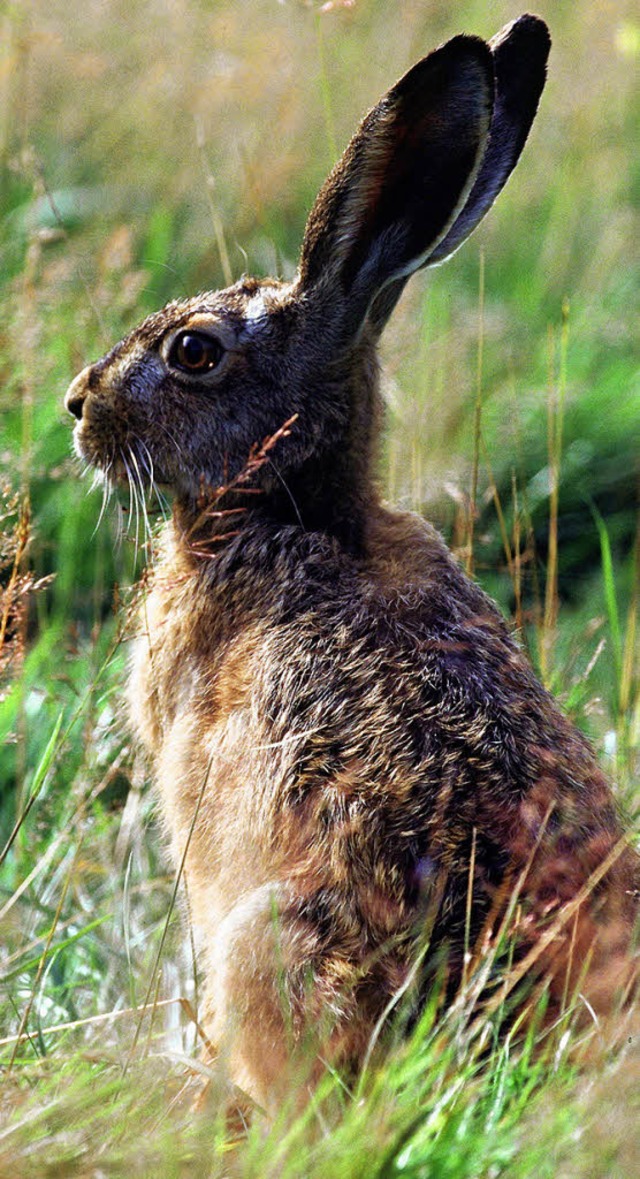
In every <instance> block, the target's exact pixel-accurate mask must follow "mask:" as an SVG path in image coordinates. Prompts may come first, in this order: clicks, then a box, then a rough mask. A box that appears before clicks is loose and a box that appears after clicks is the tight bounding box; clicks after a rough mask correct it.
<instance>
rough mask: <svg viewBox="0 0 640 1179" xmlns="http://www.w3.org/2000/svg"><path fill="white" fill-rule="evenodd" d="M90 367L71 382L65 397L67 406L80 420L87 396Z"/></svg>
mask: <svg viewBox="0 0 640 1179" xmlns="http://www.w3.org/2000/svg"><path fill="white" fill-rule="evenodd" d="M89 372H90V368H89V367H87V368H84V369H83V370H82V372H81V373H78V376H77V377H76V378H75V380H74V381H72V382H71V384H70V385H69V388H68V389H67V394H66V397H65V399H64V404H65V407H66V408H67V409H68V410H69V413H72V414H73V416H74V418H77V419H78V421H80V419H81V417H82V407H83V405H84V403H85V398H86V396H87V376H88V374H89Z"/></svg>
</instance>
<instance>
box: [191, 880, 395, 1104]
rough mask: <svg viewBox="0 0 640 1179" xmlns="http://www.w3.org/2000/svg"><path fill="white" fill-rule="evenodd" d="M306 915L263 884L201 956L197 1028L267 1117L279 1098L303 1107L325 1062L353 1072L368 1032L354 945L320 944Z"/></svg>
mask: <svg viewBox="0 0 640 1179" xmlns="http://www.w3.org/2000/svg"><path fill="white" fill-rule="evenodd" d="M308 909H309V904H308V900H305V899H304V898H301V897H296V896H293V895H292V894H291V892H290V891H289V889H288V888H287V887H286V886H285V885H283V884H280V883H274V884H265V885H262V886H261V887H259V888H256V889H254V890H253V891H252V892H250V893H248V894H247V895H246V896H245V897H244V898H242V899H241V900H240V901H238V903H237V904H236V905H235V906H234V908H233V909H232V910H231V912H230V913H229V914H228V916H227V917H226V918H225V919H224V920H223V921H222V923H221V924H220V926H219V927H218V929H217V931H216V933H215V936H214V937H213V938H212V939H211V940H210V941H209V943H208V945H207V949H206V960H207V984H206V1001H205V1011H204V1020H203V1022H204V1025H205V1029H206V1031H207V1034H208V1035H209V1036H210V1038H211V1040H212V1041H213V1043H214V1044H215V1046H216V1049H217V1050H218V1052H219V1062H220V1064H221V1065H222V1067H223V1068H224V1069H225V1071H226V1072H227V1073H228V1075H229V1078H230V1080H231V1081H232V1082H233V1083H234V1084H235V1085H237V1086H238V1087H239V1088H240V1089H242V1090H243V1091H244V1092H245V1093H247V1094H248V1095H249V1096H250V1097H251V1098H252V1099H253V1100H254V1101H255V1102H257V1104H258V1105H260V1106H261V1107H262V1108H263V1109H265V1110H267V1112H269V1113H271V1114H273V1113H275V1112H276V1111H277V1109H278V1108H279V1106H280V1105H281V1103H282V1100H283V1098H285V1097H287V1096H291V1095H294V1100H295V1095H298V1096H299V1098H300V1099H301V1100H302V1101H303V1102H304V1101H306V1100H307V1098H308V1095H309V1091H310V1090H311V1089H312V1088H313V1087H314V1086H315V1084H316V1083H317V1081H318V1080H319V1078H320V1076H321V1075H322V1073H323V1071H324V1068H325V1063H326V1062H330V1061H338V1060H339V1062H340V1063H341V1064H344V1063H351V1062H353V1063H357V1061H358V1060H359V1059H361V1057H362V1055H363V1052H364V1050H365V1048H366V1045H367V1043H368V1041H369V1037H370V1035H371V1032H372V1030H373V1026H374V1024H375V1018H374V1016H373V1013H372V1012H368V1011H366V1010H365V1008H364V1007H362V1005H361V1004H360V1003H358V1002H357V995H356V990H357V989H358V983H359V982H360V983H361V981H362V976H363V970H362V965H358V963H357V962H354V961H353V946H352V947H351V955H349V954H348V953H347V949H348V947H347V946H346V945H340V939H339V938H336V937H335V936H332V937H331V940H330V944H328V943H327V940H326V939H323V937H322V934H321V932H320V931H319V929H318V927H317V925H316V924H314V922H313V920H312V918H311V916H310V914H309V912H308ZM366 1006H368V1005H366Z"/></svg>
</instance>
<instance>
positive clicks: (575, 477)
mask: <svg viewBox="0 0 640 1179" xmlns="http://www.w3.org/2000/svg"><path fill="white" fill-rule="evenodd" d="M537 10H538V11H539V13H540V14H541V15H542V16H544V17H545V18H546V19H547V20H548V22H549V25H550V27H551V32H552V36H553V42H554V44H553V50H552V55H551V61H550V76H549V82H548V86H547V89H546V91H545V94H544V95H543V100H542V104H541V109H540V111H539V114H538V118H537V120H536V122H535V124H534V128H533V131H532V134H531V137H530V140H529V142H528V144H527V146H526V149H525V151H524V155H523V158H522V160H521V162H520V163H519V165H518V168H517V170H516V172H515V173H514V175H513V177H512V178H511V180H510V182H509V184H508V186H507V188H506V190H505V192H504V193H503V195H502V196H501V197H500V199H499V200H498V202H497V205H496V207H495V208H494V209H493V210H492V211H491V213H490V214H489V216H488V217H487V218H486V220H485V222H484V223H483V224H482V226H481V227H480V229H479V230H478V231H477V232H476V234H475V235H474V237H473V238H472V239H471V240H470V241H469V242H468V243H467V244H466V245H465V246H464V248H463V249H462V250H461V251H460V252H459V253H458V254H457V255H456V257H455V258H454V259H453V260H451V261H450V262H449V263H448V264H447V265H446V266H444V267H441V268H439V269H437V270H436V271H434V272H431V273H427V274H426V275H420V276H418V277H417V278H415V279H414V280H413V282H412V283H411V284H410V285H409V288H408V290H407V292H406V293H405V296H404V297H403V300H402V302H401V305H400V306H399V308H398V310H397V312H396V314H395V316H394V318H393V321H392V323H391V325H390V327H389V328H388V330H387V333H386V337H385V340H384V346H383V356H384V364H385V396H386V400H387V404H388V430H387V434H386V438H385V447H384V468H383V472H382V479H383V482H384V485H385V487H386V490H387V494H388V495H389V498H391V499H392V500H393V501H394V502H396V503H399V504H402V505H406V506H409V507H412V508H416V509H418V510H420V511H422V512H425V513H426V514H428V515H430V516H431V518H432V519H434V521H435V522H436V524H438V526H439V527H441V528H442V529H443V531H444V532H445V535H446V536H447V538H448V539H449V540H450V541H452V542H453V544H454V545H459V546H460V545H462V544H463V542H464V520H465V519H466V514H467V508H466V504H467V502H468V495H469V487H470V480H471V469H472V465H473V454H474V406H475V402H476V394H477V388H478V352H479V346H480V342H481V350H482V371H481V381H480V384H481V393H482V426H481V429H482V439H481V447H480V453H479V459H480V471H479V504H478V506H479V516H478V519H477V521H476V525H475V569H476V574H477V576H478V577H479V578H480V579H481V580H482V581H483V582H484V583H485V585H486V586H487V587H488V589H489V590H490V591H491V592H492V593H494V594H495V595H496V596H497V597H498V599H499V600H500V602H501V604H502V605H503V607H504V608H505V610H506V611H507V612H512V611H514V609H516V607H518V617H517V620H518V622H519V623H522V625H523V626H524V629H525V631H526V632H527V633H528V634H529V640H530V646H531V650H532V655H533V658H534V659H537V660H538V661H540V659H541V653H540V650H539V647H538V641H537V638H536V635H537V633H538V632H537V631H536V626H537V625H538V630H539V623H540V619H541V617H542V615H543V613H544V596H545V576H546V568H547V556H548V521H549V492H550V483H551V480H550V470H549V467H550V453H549V444H548V434H549V420H548V418H549V406H550V405H551V408H552V411H553V412H554V413H555V418H554V419H553V422H552V432H553V431H556V434H555V437H556V440H557V438H558V435H557V430H558V427H559V426H560V425H561V434H562V437H561V449H562V457H561V463H560V477H559V496H558V503H559V514H558V529H557V537H558V552H559V565H558V589H559V597H560V602H561V603H562V606H563V609H562V611H561V615H560V624H559V628H558V629H557V630H555V628H554V632H553V636H552V639H553V641H552V643H551V644H550V646H548V649H547V651H546V653H544V652H543V655H544V658H543V659H542V663H543V671H544V673H545V677H546V679H547V680H548V682H549V683H551V685H552V686H554V687H555V688H556V690H558V691H559V692H560V694H561V695H562V697H563V699H564V701H565V704H567V706H568V707H569V708H570V709H572V710H573V711H574V712H575V713H576V715H577V716H578V719H579V721H580V722H581V723H585V724H586V725H587V727H590V728H591V730H592V732H594V733H595V734H596V736H602V735H603V734H606V733H607V732H609V731H610V730H611V728H612V725H613V727H614V728H615V715H616V708H617V705H618V704H619V696H620V691H621V687H620V676H621V675H622V663H623V662H624V660H626V661H627V665H628V663H629V658H630V656H629V644H630V643H631V644H632V646H633V649H634V650H635V638H634V635H630V634H629V627H628V620H629V618H630V611H631V613H633V609H634V600H635V598H634V595H635V594H636V592H637V574H636V573H634V568H635V566H634V538H635V536H636V532H637V520H638V490H639V486H640V376H639V367H638V314H637V312H638V285H639V278H638V266H637V242H638V240H639V239H640V232H639V229H640V227H639V214H638V204H639V202H638V197H639V196H640V157H639V155H638V151H637V142H638V139H637V133H638V127H639V119H638V114H639V104H640V95H639V91H638V87H637V75H638V63H639V61H640V21H639V20H638V16H637V10H636V8H635V6H634V5H632V4H631V3H629V4H624V3H619V2H618V3H615V4H613V3H606V2H604V3H603V2H598V3H594V2H593V0H575V2H573V3H571V4H568V3H558V2H556V3H551V2H541V3H540V4H538V5H537ZM1 11H2V16H1V17H0V298H1V299H2V309H1V314H0V381H1V390H0V406H1V411H2V421H3V427H2V444H1V447H0V452H1V453H0V458H1V460H2V466H3V473H4V474H3V477H4V481H5V483H6V484H7V486H10V487H11V488H13V489H14V490H16V491H18V492H21V493H23V494H26V493H27V492H28V495H29V497H30V502H31V510H32V535H31V540H30V544H29V547H28V551H27V553H26V554H25V555H24V556H23V557H22V558H21V563H20V568H21V571H22V572H26V571H27V570H31V571H32V573H33V576H34V577H43V576H48V575H51V574H53V575H54V577H53V580H52V581H51V583H50V584H49V585H48V586H47V587H46V588H43V589H41V590H40V592H38V593H36V594H34V595H32V597H31V602H30V606H29V608H28V611H27V612H26V615H24V616H23V619H22V622H21V624H20V625H21V628H22V637H23V638H24V639H25V640H26V660H24V661H23V662H22V663H21V664H20V668H19V674H18V682H17V686H16V687H14V689H13V690H12V691H11V692H10V693H9V694H8V695H6V696H5V698H4V700H3V702H2V704H1V705H0V733H1V735H2V737H3V738H4V742H5V744H4V749H3V752H2V754H0V772H1V773H2V776H3V777H2V782H3V798H4V803H5V811H4V813H5V819H6V820H8V819H10V818H11V816H12V815H13V814H15V810H14V802H13V794H12V791H13V784H14V783H15V781H16V779H17V781H18V787H19V788H21V782H23V781H24V779H25V776H27V777H28V776H29V773H32V772H33V768H34V766H35V765H36V764H37V763H38V760H39V758H40V757H41V755H42V747H43V740H44V739H45V738H46V736H47V735H48V734H50V732H51V730H52V727H53V724H54V722H55V720H56V718H57V716H58V714H59V712H60V710H61V709H63V710H64V709H67V708H69V707H71V706H72V705H73V703H74V701H75V700H76V699H78V698H79V697H80V695H81V694H82V691H83V690H85V688H86V687H87V685H89V684H91V682H92V677H93V676H94V675H95V673H96V668H97V667H98V666H99V665H100V661H101V659H102V658H103V655H104V652H105V651H106V649H107V647H108V643H109V641H110V637H111V635H112V634H113V628H114V621H113V598H114V589H113V587H114V583H116V582H117V583H118V584H120V585H122V584H123V583H127V582H128V581H130V580H131V579H132V578H133V577H134V576H135V559H134V555H133V545H132V543H131V540H130V539H129V540H127V539H125V541H124V542H123V543H122V544H121V545H120V546H119V547H118V546H117V545H116V544H115V533H116V516H117V515H118V509H117V508H116V506H115V505H114V506H112V509H111V510H110V511H109V512H108V513H107V515H106V518H105V519H104V520H103V521H102V523H101V525H100V528H99V529H98V531H97V533H96V535H95V536H94V535H92V533H93V529H94V526H95V524H96V521H97V518H98V513H99V508H100V497H99V495H98V494H87V490H88V483H89V481H88V480H86V479H85V478H84V477H83V476H82V474H81V472H80V469H79V467H78V465H77V463H76V462H75V460H74V459H72V457H71V453H70V447H71V422H70V420H67V415H66V414H65V412H64V410H63V407H62V398H63V394H64V391H65V389H66V386H67V384H68V382H69V381H70V379H71V378H72V376H73V375H74V374H75V373H76V372H77V371H78V369H79V368H80V367H81V366H82V365H84V364H85V363H86V362H87V361H89V360H91V359H93V358H96V357H97V356H99V355H100V354H101V353H102V352H103V351H105V350H106V349H107V348H109V347H110V346H111V345H112V344H113V343H114V342H115V341H116V340H117V339H118V338H119V337H120V336H121V335H122V334H123V332H124V331H125V330H126V329H127V328H128V327H129V326H131V325H132V324H133V323H135V322H136V321H137V320H138V319H139V318H140V317H141V316H142V315H143V314H145V313H147V312H148V311H150V310H152V309H154V308H157V307H158V306H159V305H161V304H162V303H163V302H164V301H166V300H167V299H169V298H171V297H174V296H179V295H185V294H189V293H193V292H194V291H196V290H198V289H203V288H209V287H216V286H220V285H225V283H226V282H227V281H229V280H230V279H235V278H237V277H238V276H239V275H240V274H241V273H242V272H245V271H248V272H254V273H258V274H264V273H269V272H271V273H273V272H277V273H279V274H283V275H290V274H291V273H292V272H293V271H294V269H295V265H296V257H297V250H298V245H299V242H300V238H301V234H302V231H303V226H304V222H305V217H306V214H307V212H308V210H309V207H310V205H311V203H312V200H313V197H314V195H315V193H316V191H317V189H318V186H319V185H320V183H321V181H322V179H323V177H324V175H325V174H326V172H327V171H328V169H329V168H330V167H331V165H332V163H333V161H334V159H335V158H336V155H337V154H338V152H339V151H340V150H341V149H342V147H343V146H344V144H345V143H346V141H347V140H348V138H349V136H350V134H351V132H352V131H353V128H354V126H355V124H356V122H357V120H358V119H359V118H360V116H361V115H362V114H363V113H364V111H366V109H367V108H368V107H369V106H370V105H371V104H372V103H373V102H374V101H375V100H376V99H377V98H378V97H379V95H380V94H381V93H382V92H383V91H384V90H385V89H386V88H387V87H388V86H389V85H390V84H391V83H392V82H393V81H394V80H395V78H396V77H397V76H398V75H400V74H401V73H402V72H403V71H404V70H405V69H406V68H407V67H408V66H409V65H410V64H411V63H413V62H414V61H415V60H416V59H417V58H418V57H419V56H421V55H423V54H424V53H425V52H427V51H428V50H429V49H430V48H432V47H433V46H434V45H436V44H437V43H438V42H440V41H442V40H444V39H446V38H447V37H448V36H450V35H452V34H454V33H456V32H459V31H461V30H466V31H470V32H475V33H479V34H481V35H483V36H490V35H492V34H493V33H494V32H495V31H496V30H497V29H498V28H499V27H500V26H501V25H502V24H503V23H505V22H506V21H508V20H509V19H512V18H513V17H514V16H516V15H517V14H518V11H519V9H518V8H514V6H513V5H512V4H506V3H494V4H492V5H490V6H488V5H486V4H479V3H475V4H474V3H462V4H460V5H456V6H452V5H450V4H445V3H436V2H433V0H428V2H425V0H422V2H417V0H402V2H394V0H392V2H389V0H386V2H385V3H382V2H380V0H368V2H367V0H356V2H354V3H338V2H336V3H329V4H324V5H320V4H314V3H295V2H293V0H290V2H288V3H287V2H277V0H252V2H251V3H246V4H239V3H231V2H219V3H214V2H208V3H207V2H204V0H200V2H199V0H172V2H169V0H142V2H140V3H136V4H135V5H131V4H125V3H122V2H117V0H112V2H104V0H101V2H97V0H95V2H92V0H87V2H85V3H82V4H77V5H73V6H72V7H70V6H69V4H68V3H67V2H64V3H63V2H62V0H47V2H46V3H45V2H44V0H23V2H22V3H19V4H18V3H16V4H11V3H5V4H4V5H3V7H2V10H1ZM481 254H482V256H483V258H484V268H483V269H484V279H483V283H484V293H483V299H484V305H483V308H482V311H481V307H480V270H481V266H480V257H481ZM563 307H564V308H565V313H564V314H565V326H564V329H563V326H562V325H563ZM563 332H564V335H563ZM559 406H560V407H561V408H560V409H559V408H558V407H559ZM559 414H560V416H558V415H559ZM498 497H499V504H500V507H501V512H502V515H503V517H504V523H503V526H502V531H501V526H500V517H499V514H498V513H497V512H496V499H497V498H498ZM514 504H515V505H517V506H516V508H515V509H514ZM12 526H13V525H12V519H11V518H10V517H9V518H7V520H6V521H5V531H6V533H7V537H8V541H7V543H6V544H5V549H6V550H7V553H6V554H5V557H6V559H5V580H6V578H7V577H8V576H9V573H10V570H11V568H12V565H11V551H10V550H11V539H12ZM505 531H506V534H507V536H508V538H509V544H510V546H511V548H512V550H513V553H514V554H515V552H516V549H517V547H518V546H520V548H521V558H522V559H521V577H522V602H521V603H518V602H516V600H515V598H516V596H517V595H514V584H513V569H512V570H511V574H510V571H509V568H508V561H507V560H506V557H505V552H504V543H503V541H504V536H503V533H504V532H505ZM603 544H604V545H605V548H606V550H607V552H609V551H610V555H611V565H610V566H609V564H608V563H607V562H608V557H607V560H606V561H605V565H604V566H603ZM7 554H8V555H7ZM605 556H606V554H605ZM625 628H626V629H625ZM603 639H604V642H602V641H601V640H603ZM625 644H626V645H625ZM600 647H602V651H601V652H600V654H599V657H598V658H595V656H596V655H598V652H599V651H600ZM594 658H595V664H594V667H593V668H591V667H590V664H591V662H592V661H593V660H594ZM118 660H120V664H121V663H122V660H123V656H122V654H121V653H119V654H118V655H117V657H116V664H117V661H118ZM633 660H636V662H635V663H633V669H632V671H631V672H630V671H629V670H628V669H627V673H626V680H625V683H624V685H623V689H624V692H625V693H626V704H627V705H628V704H629V701H631V703H632V704H633V699H637V657H636V655H633V656H632V662H633ZM18 663H19V661H18V662H16V661H14V667H13V669H14V671H15V670H16V668H17V667H18ZM585 669H587V670H588V672H589V674H588V677H587V680H588V682H586V683H585V678H584V677H585ZM118 676H119V672H115V673H114V679H113V685H114V686H113V691H114V693H115V694H116V695H117V692H118V686H117V685H118V683H119V678H118ZM634 692H636V696H633V693H634ZM598 696H599V697H602V699H603V702H604V703H603V704H602V705H600V704H598V703H597V702H596V703H594V700H595V698H596V697H598ZM632 697H633V699H632ZM632 711H633V710H632ZM636 712H637V710H636ZM634 715H635V714H634ZM612 718H613V719H612ZM75 756H76V757H77V758H81V757H82V756H83V754H82V753H81V747H80V743H78V745H77V748H76V753H75ZM9 799H11V801H9V802H8V800H9ZM7 807H8V809H7Z"/></svg>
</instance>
